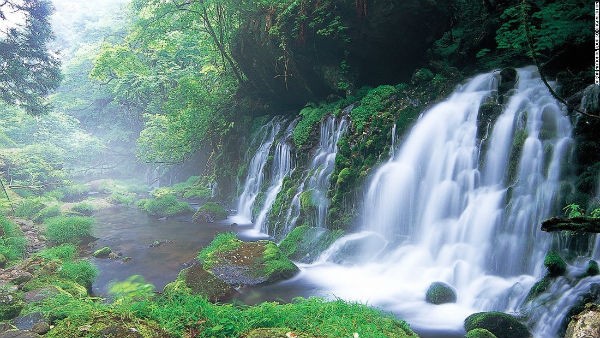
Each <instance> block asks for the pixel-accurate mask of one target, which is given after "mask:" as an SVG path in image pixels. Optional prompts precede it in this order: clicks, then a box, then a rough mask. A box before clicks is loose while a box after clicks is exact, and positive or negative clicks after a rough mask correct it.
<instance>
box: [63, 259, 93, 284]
mask: <svg viewBox="0 0 600 338" xmlns="http://www.w3.org/2000/svg"><path fill="white" fill-rule="evenodd" d="M58 274H59V276H60V277H62V278H64V279H68V280H71V281H74V282H75V283H77V284H79V285H81V286H84V287H86V288H91V287H92V283H93V282H94V280H95V279H96V276H98V268H96V267H95V266H94V265H93V264H92V263H90V262H88V261H77V262H65V263H64V264H63V265H62V267H61V269H60V270H59V273H58Z"/></svg>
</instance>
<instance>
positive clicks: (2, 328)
mask: <svg viewBox="0 0 600 338" xmlns="http://www.w3.org/2000/svg"><path fill="white" fill-rule="evenodd" d="M16 329H17V328H16V327H15V326H14V325H12V324H11V323H9V322H0V333H3V332H6V331H9V330H16Z"/></svg>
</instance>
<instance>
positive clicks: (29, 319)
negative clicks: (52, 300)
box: [12, 312, 48, 331]
mask: <svg viewBox="0 0 600 338" xmlns="http://www.w3.org/2000/svg"><path fill="white" fill-rule="evenodd" d="M12 323H13V325H14V326H15V327H16V328H17V329H19V330H28V331H33V330H32V329H33V327H34V326H35V325H36V324H38V323H46V324H48V322H47V320H46V318H44V315H43V314H42V313H41V312H33V313H29V314H26V315H24V316H19V317H17V318H15V319H13V320H12Z"/></svg>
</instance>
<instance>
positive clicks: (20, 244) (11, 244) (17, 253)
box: [0, 214, 27, 264]
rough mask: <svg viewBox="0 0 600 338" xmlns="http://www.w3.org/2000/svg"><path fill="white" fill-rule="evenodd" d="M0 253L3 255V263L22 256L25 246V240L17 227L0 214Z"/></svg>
mask: <svg viewBox="0 0 600 338" xmlns="http://www.w3.org/2000/svg"><path fill="white" fill-rule="evenodd" d="M0 230H1V231H2V236H1V237H0V255H2V256H4V258H5V260H4V263H3V264H6V263H8V262H10V261H14V260H18V259H21V258H23V255H24V254H25V250H26V248H27V240H26V239H25V237H24V236H23V232H22V231H21V229H19V227H18V226H17V225H16V224H15V223H13V222H11V221H10V220H8V219H7V218H6V217H5V216H4V215H1V214H0Z"/></svg>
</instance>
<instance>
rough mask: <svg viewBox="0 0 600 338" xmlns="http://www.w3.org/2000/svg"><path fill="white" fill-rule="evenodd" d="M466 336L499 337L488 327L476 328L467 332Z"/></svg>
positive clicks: (467, 337) (468, 337)
mask: <svg viewBox="0 0 600 338" xmlns="http://www.w3.org/2000/svg"><path fill="white" fill-rule="evenodd" d="M465 338H497V337H496V336H495V335H494V334H493V333H491V332H490V331H488V330H486V329H474V330H471V331H469V332H467V335H466V336H465Z"/></svg>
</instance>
